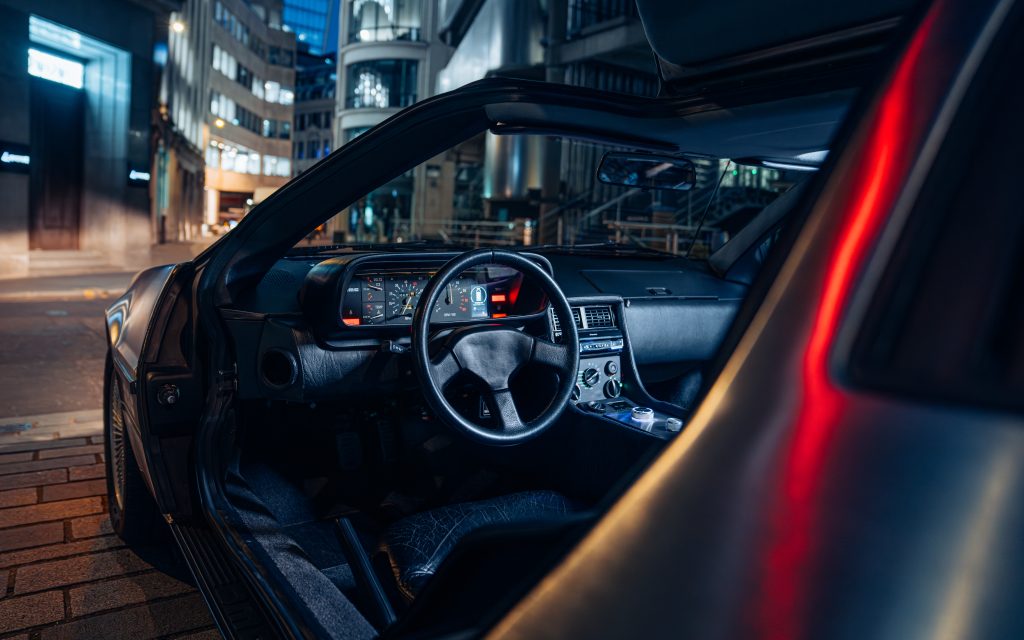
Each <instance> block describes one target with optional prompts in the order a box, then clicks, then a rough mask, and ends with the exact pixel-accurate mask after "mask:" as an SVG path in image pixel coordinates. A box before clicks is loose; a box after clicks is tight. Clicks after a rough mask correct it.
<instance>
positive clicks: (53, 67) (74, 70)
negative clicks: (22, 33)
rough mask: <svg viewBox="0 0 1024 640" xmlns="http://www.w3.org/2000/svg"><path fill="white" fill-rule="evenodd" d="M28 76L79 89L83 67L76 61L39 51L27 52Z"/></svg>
mask: <svg viewBox="0 0 1024 640" xmlns="http://www.w3.org/2000/svg"><path fill="white" fill-rule="evenodd" d="M28 73H29V75H32V76H35V77H37V78H42V79H44V80H51V81H53V82H59V83H60V84H63V85H67V86H69V87H73V88H75V89H81V88H82V84H83V81H84V79H85V65H83V64H82V63H81V62H78V61H77V60H71V59H68V58H61V57H60V56H55V55H53V54H52V53H46V52H45V51H40V50H39V49H29V50H28Z"/></svg>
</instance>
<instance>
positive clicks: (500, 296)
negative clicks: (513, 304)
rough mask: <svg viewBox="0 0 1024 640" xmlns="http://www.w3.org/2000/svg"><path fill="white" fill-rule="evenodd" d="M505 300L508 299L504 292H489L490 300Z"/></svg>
mask: <svg viewBox="0 0 1024 640" xmlns="http://www.w3.org/2000/svg"><path fill="white" fill-rule="evenodd" d="M506 300H508V296H506V295H505V294H504V293H492V294H491V302H505V301H506Z"/></svg>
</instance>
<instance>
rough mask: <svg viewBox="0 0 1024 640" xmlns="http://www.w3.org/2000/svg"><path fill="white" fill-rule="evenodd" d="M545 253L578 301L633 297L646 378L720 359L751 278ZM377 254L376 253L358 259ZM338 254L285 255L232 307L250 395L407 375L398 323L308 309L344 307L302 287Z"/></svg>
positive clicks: (368, 383)
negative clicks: (275, 368)
mask: <svg viewBox="0 0 1024 640" xmlns="http://www.w3.org/2000/svg"><path fill="white" fill-rule="evenodd" d="M536 253H537V254H539V255H540V256H541V259H542V260H546V261H547V262H549V263H550V265H551V270H552V272H553V275H554V278H555V280H556V282H557V283H558V285H559V286H560V287H561V288H562V290H563V291H564V292H565V294H566V296H567V297H568V298H569V299H570V302H573V299H589V298H594V297H605V298H618V299H622V300H623V301H624V318H623V320H624V323H623V325H624V326H623V329H624V330H625V331H626V332H627V334H628V338H629V342H630V344H631V347H632V350H633V357H634V359H635V362H636V364H637V367H638V368H639V370H640V373H641V376H642V377H644V378H646V376H645V375H644V374H645V371H650V372H655V371H657V372H658V373H657V374H655V373H651V375H652V377H654V376H655V375H657V376H661V377H662V378H664V377H665V375H667V374H665V373H664V372H665V371H666V369H668V370H670V371H673V372H679V371H684V370H692V369H693V368H694V367H699V366H701V365H702V364H703V363H705V362H707V361H708V360H710V359H711V358H713V357H714V355H715V353H716V352H717V349H718V347H719V345H720V344H721V342H722V340H723V338H724V336H725V334H726V332H727V331H728V329H729V327H730V325H731V324H732V321H733V319H734V317H735V315H736V312H737V310H738V308H739V305H740V303H741V301H742V299H743V297H744V295H745V294H746V287H745V286H744V285H741V284H737V283H735V282H730V281H727V280H723V279H721V278H720V277H718V276H717V275H715V274H714V273H712V272H711V271H710V270H709V269H707V268H706V267H705V265H704V264H703V263H701V262H697V261H691V260H688V259H684V258H671V257H668V258H666V257H661V256H651V257H647V256H642V257H639V256H619V255H615V254H612V253H609V254H607V255H601V254H599V253H598V252H594V253H593V254H589V253H588V254H585V255H581V254H578V253H577V254H573V253H566V252H560V251H543V250H539V251H536ZM368 255H374V254H370V253H362V254H356V255H353V256H352V258H353V259H354V258H358V257H360V256H368ZM376 255H384V256H386V255H389V254H386V253H380V252H378V253H377V254H376ZM390 255H392V256H401V258H402V259H403V260H405V261H411V262H415V260H416V254H414V253H411V252H408V251H402V252H396V253H392V254H390ZM438 255H439V254H437V253H430V254H423V257H424V261H425V262H429V263H431V264H434V263H436V262H437V259H438ZM452 255H453V256H454V255H456V254H452ZM330 258H331V256H324V257H312V256H294V257H286V258H284V259H282V260H280V261H279V262H278V263H277V265H275V267H274V269H273V270H271V271H270V272H269V273H268V274H267V275H266V276H265V277H264V278H263V280H262V282H261V283H260V284H259V286H258V287H256V289H255V290H253V291H252V292H250V295H249V297H248V298H247V299H245V300H244V301H243V308H240V309H233V310H230V311H227V312H226V316H227V319H228V321H229V325H230V326H231V327H232V334H233V335H234V338H235V340H236V348H237V350H238V355H239V366H240V368H242V369H248V370H247V371H239V383H240V387H243V388H240V391H241V392H242V395H243V396H247V397H279V398H282V399H291V400H310V399H314V398H319V397H326V396H331V395H334V394H338V393H346V392H351V393H360V392H363V393H365V392H367V391H368V390H371V389H380V390H385V389H386V388H387V386H388V385H387V384H386V381H387V380H388V379H393V380H394V382H395V383H396V384H398V382H399V379H400V378H401V375H402V372H401V371H399V370H398V368H396V365H395V363H394V362H392V360H393V358H391V357H389V356H390V355H400V354H401V353H403V350H404V348H405V347H404V346H403V345H404V343H405V342H407V340H408V337H407V336H406V335H405V334H404V333H396V332H395V331H394V330H393V329H392V330H391V331H390V332H382V333H381V335H376V334H375V333H374V332H373V331H370V330H367V331H359V332H353V334H352V335H347V334H345V333H341V334H334V335H325V334H324V333H323V332H322V331H320V330H319V329H318V327H317V324H316V323H315V322H312V321H311V318H312V317H315V315H316V313H317V312H316V310H313V309H309V308H306V307H308V306H310V305H311V304H330V305H335V306H334V307H333V308H332V309H331V310H330V313H332V314H334V313H336V301H330V300H322V301H320V302H316V301H317V300H319V298H317V297H315V296H314V297H310V296H305V297H303V296H300V291H302V287H303V283H304V282H305V281H306V280H307V276H308V275H309V273H310V272H311V271H315V270H316V267H317V266H318V265H319V264H321V263H322V262H323V261H324V260H326V259H330ZM334 259H335V260H336V258H334ZM534 320H536V319H534ZM270 351H273V354H271V361H275V360H276V362H277V364H279V365H281V366H293V367H295V368H296V369H297V371H295V372H294V375H284V376H283V377H278V378H277V379H276V383H274V384H268V383H267V376H266V374H265V372H264V371H263V369H264V368H266V367H269V366H270V364H268V362H270V361H268V360H267V355H268V353H269V352H270ZM382 351H384V352H385V353H384V354H383V355H382ZM388 351H390V353H387V352H388ZM668 375H674V374H668ZM645 381H646V379H645Z"/></svg>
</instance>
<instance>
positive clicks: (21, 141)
mask: <svg viewBox="0 0 1024 640" xmlns="http://www.w3.org/2000/svg"><path fill="white" fill-rule="evenodd" d="M179 5H180V3H176V2H166V1H163V0H154V1H152V2H146V1H144V0H133V1H129V0H94V1H92V2H89V3H82V2H80V3H71V2H60V1H58V0H2V1H0V41H2V42H3V47H0V83H2V86H3V88H4V90H3V91H2V92H0V193H2V194H3V196H4V205H3V207H2V208H0V276H18V275H25V274H27V273H28V272H29V267H30V264H31V262H32V260H33V259H34V257H36V258H38V257H39V256H40V255H41V254H45V253H47V252H54V251H61V250H63V251H68V250H71V251H85V252H93V253H95V254H97V255H101V256H103V257H104V258H105V259H106V260H107V261H108V262H109V263H111V264H114V265H124V266H134V265H135V264H138V263H139V262H141V261H142V260H143V258H142V256H143V255H144V254H148V251H149V248H150V245H151V244H152V242H153V241H154V230H153V224H152V220H151V218H150V159H151V120H152V118H153V113H154V99H153V97H154V95H155V94H156V84H157V82H158V75H159V69H158V68H157V65H156V64H155V63H154V51H158V50H160V48H161V45H163V46H164V48H165V43H166V37H167V25H168V20H169V15H170V13H171V12H172V11H174V10H176V9H177V8H178V7H179ZM112 16H113V17H114V19H111V17H112ZM51 255H52V254H51Z"/></svg>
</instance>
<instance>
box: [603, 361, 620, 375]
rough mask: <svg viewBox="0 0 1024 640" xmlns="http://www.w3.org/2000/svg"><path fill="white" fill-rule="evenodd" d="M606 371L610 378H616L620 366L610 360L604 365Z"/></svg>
mask: <svg viewBox="0 0 1024 640" xmlns="http://www.w3.org/2000/svg"><path fill="white" fill-rule="evenodd" d="M604 371H605V373H607V374H608V375H610V376H614V375H615V374H616V373H618V372H619V365H617V364H615V361H614V360H609V361H608V362H606V363H605V365H604Z"/></svg>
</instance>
